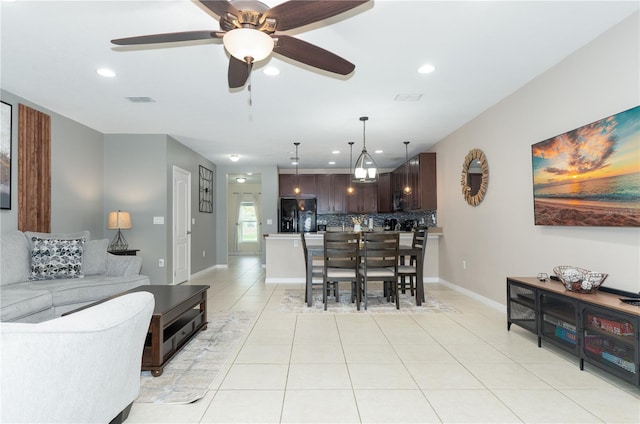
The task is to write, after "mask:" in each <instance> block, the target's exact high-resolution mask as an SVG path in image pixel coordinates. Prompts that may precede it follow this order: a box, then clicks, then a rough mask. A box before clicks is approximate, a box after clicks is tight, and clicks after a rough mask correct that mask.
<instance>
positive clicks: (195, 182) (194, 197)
mask: <svg viewBox="0 0 640 424" xmlns="http://www.w3.org/2000/svg"><path fill="white" fill-rule="evenodd" d="M174 165H175V166H177V167H179V168H182V169H184V170H185V171H189V172H190V173H191V217H192V219H193V221H192V224H191V273H192V274H194V273H196V272H199V271H202V270H205V269H207V268H210V267H211V266H213V265H215V258H216V234H217V232H216V228H215V226H216V212H217V211H216V209H215V208H214V210H213V213H206V212H200V208H199V199H200V197H199V196H200V191H199V176H200V174H199V172H200V165H202V166H204V167H205V168H208V169H210V170H211V171H213V175H214V179H215V178H216V165H215V164H214V163H213V162H210V161H208V160H206V159H205V158H204V157H202V156H200V155H199V154H198V153H196V152H194V151H193V150H191V149H189V148H188V147H186V146H185V145H184V144H180V143H179V142H178V141H176V140H175V139H173V138H171V137H168V143H167V169H166V172H167V189H168V190H167V191H168V192H172V190H173V166H174ZM172 198H173V195H172V194H170V195H169V196H168V198H167V222H168V223H170V222H172V219H173V205H172V202H173V200H172ZM171 236H172V234H171V228H170V226H168V237H167V252H169V253H168V254H167V256H169V258H167V260H168V263H169V264H170V263H171V262H172V260H173V258H172V257H171V256H172V255H171V251H172V249H173V246H172V243H173V241H172V237H171ZM203 252H204V253H205V254H204V256H203Z"/></svg>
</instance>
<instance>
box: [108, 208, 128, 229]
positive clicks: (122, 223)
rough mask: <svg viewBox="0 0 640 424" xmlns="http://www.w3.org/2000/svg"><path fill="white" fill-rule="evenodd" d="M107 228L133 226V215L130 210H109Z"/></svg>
mask: <svg viewBox="0 0 640 424" xmlns="http://www.w3.org/2000/svg"><path fill="white" fill-rule="evenodd" d="M107 228H108V229H109V230H119V229H125V230H126V229H129V228H131V215H129V212H122V211H118V212H109V219H108V220H107Z"/></svg>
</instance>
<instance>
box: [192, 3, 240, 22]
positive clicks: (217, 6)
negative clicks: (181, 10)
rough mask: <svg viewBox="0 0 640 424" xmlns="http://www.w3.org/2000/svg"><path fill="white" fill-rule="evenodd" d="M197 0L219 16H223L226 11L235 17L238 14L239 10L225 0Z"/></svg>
mask: <svg viewBox="0 0 640 424" xmlns="http://www.w3.org/2000/svg"><path fill="white" fill-rule="evenodd" d="M199 2H200V3H201V4H202V5H203V6H204V7H206V8H207V9H209V10H210V11H212V12H213V13H215V14H216V15H218V16H220V17H221V18H224V17H225V15H226V14H227V13H230V14H232V15H234V16H235V17H238V16H240V11H239V10H238V9H237V8H236V7H235V6H234V5H232V4H231V3H229V2H228V1H227V0H199Z"/></svg>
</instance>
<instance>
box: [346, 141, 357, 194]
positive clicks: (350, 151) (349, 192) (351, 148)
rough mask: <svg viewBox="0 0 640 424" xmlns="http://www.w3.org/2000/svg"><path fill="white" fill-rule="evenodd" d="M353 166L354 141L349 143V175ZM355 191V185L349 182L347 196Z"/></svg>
mask: <svg viewBox="0 0 640 424" xmlns="http://www.w3.org/2000/svg"><path fill="white" fill-rule="evenodd" d="M352 164H353V141H350V142H349V175H351V165H352ZM354 191H355V190H354V189H353V184H351V181H349V186H348V187H347V194H353V192H354Z"/></svg>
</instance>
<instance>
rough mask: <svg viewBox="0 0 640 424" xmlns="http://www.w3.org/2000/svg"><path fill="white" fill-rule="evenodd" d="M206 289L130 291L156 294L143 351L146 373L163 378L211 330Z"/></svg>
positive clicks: (147, 288) (177, 287)
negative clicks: (188, 346) (190, 345)
mask: <svg viewBox="0 0 640 424" xmlns="http://www.w3.org/2000/svg"><path fill="white" fill-rule="evenodd" d="M208 289H209V286H208V285H203V286H189V285H184V286H183V285H180V286H165V285H162V286H140V287H136V288H134V289H131V290H129V291H127V292H126V293H133V292H139V291H146V292H149V293H152V294H153V297H154V298H155V301H156V304H155V307H154V308H153V315H152V316H151V324H150V325H149V333H148V334H147V339H146V341H145V344H144V350H143V352H142V370H143V371H151V375H153V376H154V377H158V376H160V375H162V372H163V371H164V367H165V365H167V363H168V362H169V361H170V360H171V359H172V358H173V357H174V356H175V355H176V354H177V353H178V352H180V350H181V349H182V348H183V347H184V346H185V345H186V344H187V342H189V340H191V339H192V338H193V337H194V336H195V335H196V334H198V332H199V331H200V330H206V329H207V290H208Z"/></svg>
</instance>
